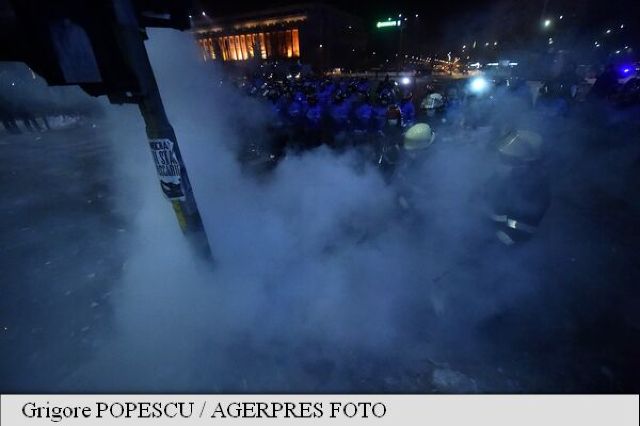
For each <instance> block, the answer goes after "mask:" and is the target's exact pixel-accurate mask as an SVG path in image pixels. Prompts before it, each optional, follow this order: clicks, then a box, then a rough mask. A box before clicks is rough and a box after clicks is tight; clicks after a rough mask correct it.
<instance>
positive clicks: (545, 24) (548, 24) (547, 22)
mask: <svg viewBox="0 0 640 426" xmlns="http://www.w3.org/2000/svg"><path fill="white" fill-rule="evenodd" d="M550 26H551V19H545V20H544V27H545V28H549V27H550Z"/></svg>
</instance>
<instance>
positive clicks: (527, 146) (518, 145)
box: [498, 130, 542, 164]
mask: <svg viewBox="0 0 640 426" xmlns="http://www.w3.org/2000/svg"><path fill="white" fill-rule="evenodd" d="M498 152H499V153H500V155H501V157H502V159H503V160H505V161H506V162H507V163H509V164H524V163H530V162H533V161H536V160H538V159H539V158H540V156H541V154H542V137H541V136H540V135H539V134H537V133H535V132H530V131H528V130H516V131H514V132H510V133H509V134H507V136H506V137H505V138H504V139H503V140H502V141H500V143H499V146H498Z"/></svg>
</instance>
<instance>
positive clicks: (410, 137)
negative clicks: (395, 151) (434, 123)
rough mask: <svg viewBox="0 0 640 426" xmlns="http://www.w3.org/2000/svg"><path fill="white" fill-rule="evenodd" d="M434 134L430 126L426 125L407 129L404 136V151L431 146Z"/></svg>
mask: <svg viewBox="0 0 640 426" xmlns="http://www.w3.org/2000/svg"><path fill="white" fill-rule="evenodd" d="M435 137H436V134H435V133H434V132H433V131H432V130H431V126H429V125H428V124H426V123H418V124H415V125H413V126H411V127H410V128H409V130H407V133H405V135H404V143H403V146H404V149H406V150H407V151H413V150H418V149H427V148H429V147H430V146H431V144H432V143H433V141H434V139H435Z"/></svg>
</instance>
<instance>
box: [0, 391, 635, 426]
mask: <svg viewBox="0 0 640 426" xmlns="http://www.w3.org/2000/svg"><path fill="white" fill-rule="evenodd" d="M638 403H639V400H638V395H603V396H597V395H558V396H552V395H456V396H454V395H333V396H332V395H2V400H1V404H0V406H1V414H0V419H1V422H0V423H1V424H2V425H3V426H4V425H7V426H8V425H11V426H22V425H34V426H35V425H123V424H128V425H133V424H134V425H141V424H147V425H174V426H177V425H214V424H219V423H224V424H236V425H238V424H255V423H262V424H264V423H268V424H269V425H283V424H295V423H297V422H304V423H305V424H313V425H354V424H356V425H358V424H375V425H380V426H384V425H389V426H391V425H393V426H397V425H403V426H407V425H421V426H424V425H430V426H463V425H474V426H478V425H487V426H503V425H504V426H507V425H508V426H513V425H518V426H528V425H531V426H540V425H580V426H592V425H593V426H596V425H598V426H605V425H606V426H608V425H615V426H627V425H628V426H637V425H638V424H639V420H638Z"/></svg>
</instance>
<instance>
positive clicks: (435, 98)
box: [420, 93, 444, 113]
mask: <svg viewBox="0 0 640 426" xmlns="http://www.w3.org/2000/svg"><path fill="white" fill-rule="evenodd" d="M420 108H421V109H423V110H425V111H427V113H429V112H432V113H435V111H436V110H438V109H441V108H444V96H442V95H441V94H440V93H431V94H429V95H427V96H426V97H425V98H424V99H423V100H422V103H421V104H420Z"/></svg>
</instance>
